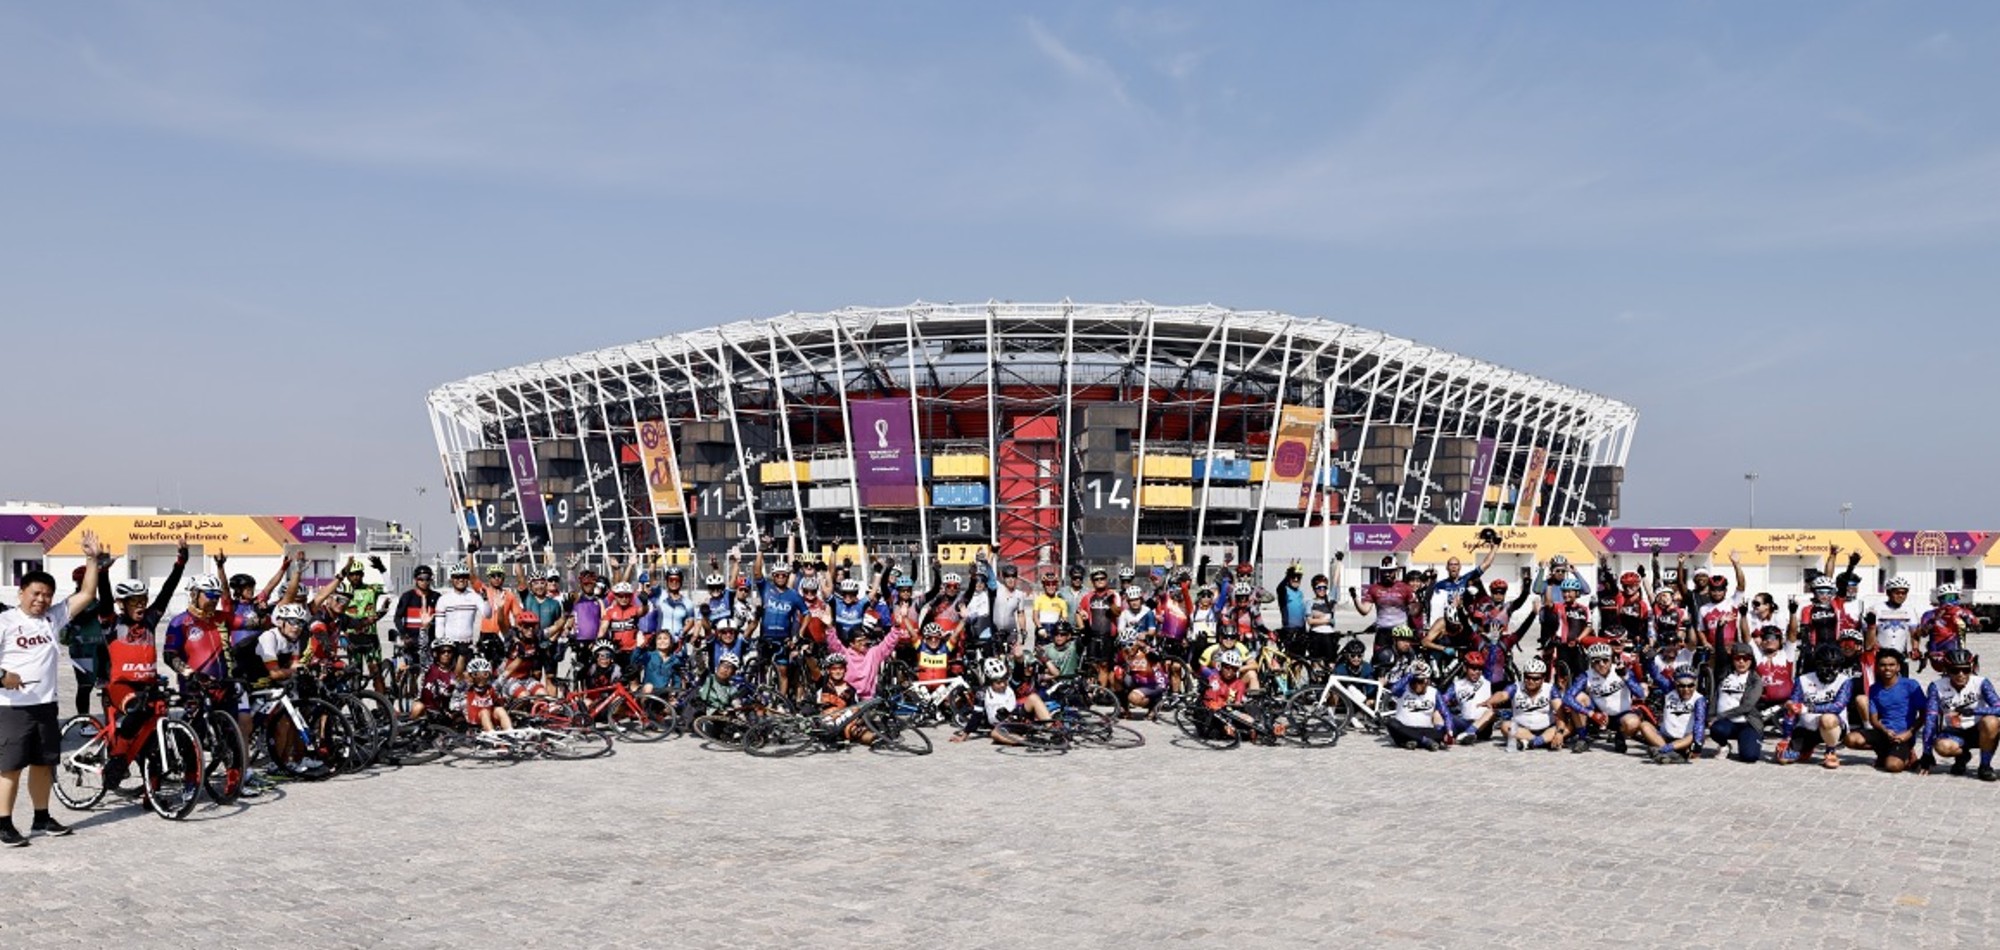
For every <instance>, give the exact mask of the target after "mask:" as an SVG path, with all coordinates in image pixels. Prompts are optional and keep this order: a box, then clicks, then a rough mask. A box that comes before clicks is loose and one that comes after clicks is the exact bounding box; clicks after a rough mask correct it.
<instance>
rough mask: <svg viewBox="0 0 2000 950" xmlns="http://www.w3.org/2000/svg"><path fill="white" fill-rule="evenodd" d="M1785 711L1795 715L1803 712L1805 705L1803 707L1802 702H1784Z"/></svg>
mask: <svg viewBox="0 0 2000 950" xmlns="http://www.w3.org/2000/svg"><path fill="white" fill-rule="evenodd" d="M1785 711H1786V712H1788V713H1791V714H1792V715H1794V716H1796V715H1798V714H1799V713H1802V712H1805V711H1806V707H1805V704H1804V703H1786V704H1785Z"/></svg>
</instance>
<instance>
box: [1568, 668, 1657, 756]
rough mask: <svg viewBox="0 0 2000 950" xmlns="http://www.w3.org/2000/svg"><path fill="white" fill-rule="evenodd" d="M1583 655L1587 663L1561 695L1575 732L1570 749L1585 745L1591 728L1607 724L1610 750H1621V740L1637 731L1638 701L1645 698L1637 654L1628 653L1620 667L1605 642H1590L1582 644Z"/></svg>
mask: <svg viewBox="0 0 2000 950" xmlns="http://www.w3.org/2000/svg"><path fill="white" fill-rule="evenodd" d="M1583 655H1584V659H1585V661H1586V662H1587V663H1588V666H1587V667H1586V668H1585V670H1584V672H1583V675H1581V676H1578V677H1575V678H1574V679H1573V680H1571V682H1570V686H1569V692H1568V693H1567V694H1566V695H1564V696H1563V704H1564V705H1566V706H1568V707H1569V714H1570V722H1571V723H1572V729H1573V731H1574V732H1575V734H1576V736H1577V742H1576V744H1575V745H1574V746H1571V747H1570V751H1572V752H1581V751H1583V750H1584V749H1585V748H1587V747H1588V745H1589V743H1588V736H1589V735H1590V731H1591V729H1593V728H1611V729H1612V732H1611V750H1612V751H1613V752H1617V753H1621V754H1622V753H1623V752H1624V751H1625V746H1626V742H1625V740H1626V739H1628V738H1630V737H1632V736H1635V735H1638V734H1639V713H1638V705H1639V703H1641V702H1643V701H1645V699H1646V684H1645V683H1644V682H1643V681H1641V680H1640V678H1639V671H1638V669H1637V663H1638V657H1636V656H1632V655H1629V654H1628V655H1627V657H1626V663H1627V665H1626V666H1624V667H1622V668H1620V667H1619V666H1618V664H1617V663H1616V661H1615V660H1614V659H1613V657H1612V650H1611V645H1610V644H1608V643H1593V644H1591V645H1590V646H1588V647H1586V648H1584V651H1583Z"/></svg>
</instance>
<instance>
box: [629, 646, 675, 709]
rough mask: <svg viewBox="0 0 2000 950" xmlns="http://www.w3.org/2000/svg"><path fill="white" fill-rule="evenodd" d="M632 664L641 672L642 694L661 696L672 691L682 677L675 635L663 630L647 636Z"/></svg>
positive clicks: (640, 689) (640, 688) (640, 684)
mask: <svg viewBox="0 0 2000 950" xmlns="http://www.w3.org/2000/svg"><path fill="white" fill-rule="evenodd" d="M632 665H633V668H634V669H636V670H637V671H638V674H639V692H640V693H641V694H649V695H654V696H661V695H667V694H670V693H672V692H673V689H674V684H676V683H678V682H680V679H681V654H680V650H679V649H677V647H676V645H675V643H674V635H673V634H671V633H668V632H667V631H665V630H662V631H660V632H658V633H655V634H653V635H652V636H650V637H647V638H646V639H645V641H644V642H643V643H642V644H641V645H640V648H639V655H638V656H637V657H636V658H635V659H634V660H633V663H632Z"/></svg>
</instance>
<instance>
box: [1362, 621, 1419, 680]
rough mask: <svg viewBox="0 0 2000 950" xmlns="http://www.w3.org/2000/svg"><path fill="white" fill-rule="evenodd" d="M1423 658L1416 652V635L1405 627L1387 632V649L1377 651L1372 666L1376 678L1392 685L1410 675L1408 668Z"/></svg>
mask: <svg viewBox="0 0 2000 950" xmlns="http://www.w3.org/2000/svg"><path fill="white" fill-rule="evenodd" d="M1422 658H1423V656H1422V654H1420V653H1418V652H1417V633H1416V631H1414V630H1411V629H1410V628H1409V627H1408V626H1407V625H1404V626H1398V627H1396V628H1395V629H1393V630H1391V631H1389V647H1388V649H1385V650H1380V651H1377V652H1376V654H1375V659H1374V661H1373V663H1372V665H1373V666H1374V667H1375V674H1376V678H1377V679H1380V680H1381V681H1383V682H1385V683H1394V682H1397V681H1399V680H1401V679H1402V678H1403V677H1405V676H1408V675H1410V668H1411V666H1413V665H1414V664H1415V663H1416V662H1417V661H1419V660H1421V659H1422Z"/></svg>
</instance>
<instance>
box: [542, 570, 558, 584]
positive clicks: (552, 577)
mask: <svg viewBox="0 0 2000 950" xmlns="http://www.w3.org/2000/svg"><path fill="white" fill-rule="evenodd" d="M542 580H545V581H559V580H562V572H561V571H558V570H556V569H555V568H553V567H552V568H549V569H548V570H546V571H543V572H542Z"/></svg>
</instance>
